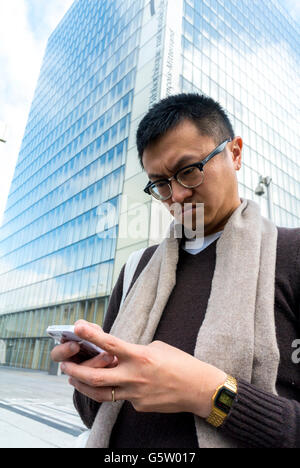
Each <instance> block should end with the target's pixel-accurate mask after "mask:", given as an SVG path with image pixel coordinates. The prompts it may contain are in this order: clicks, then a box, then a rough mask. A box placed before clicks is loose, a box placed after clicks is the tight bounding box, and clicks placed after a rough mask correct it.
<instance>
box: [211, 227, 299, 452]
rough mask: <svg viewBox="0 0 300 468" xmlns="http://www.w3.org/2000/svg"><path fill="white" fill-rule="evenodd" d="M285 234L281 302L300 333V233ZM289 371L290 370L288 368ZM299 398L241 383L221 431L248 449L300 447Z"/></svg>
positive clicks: (286, 231) (295, 231)
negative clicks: (277, 394) (280, 394)
mask: <svg viewBox="0 0 300 468" xmlns="http://www.w3.org/2000/svg"><path fill="white" fill-rule="evenodd" d="M281 232H282V233H284V234H285V236H281V239H282V241H281V242H283V240H284V241H285V245H284V246H283V248H282V249H281V252H280V253H279V255H280V256H279V260H280V263H281V265H283V266H282V268H281V271H282V276H283V278H284V280H285V281H282V284H283V285H284V288H282V290H283V291H284V294H283V293H282V298H280V299H281V300H282V302H283V301H287V300H288V301H289V303H290V304H291V312H292V314H293V317H294V318H295V322H296V323H297V324H298V327H297V330H298V333H300V242H299V240H300V230H299V229H294V230H287V229H281ZM287 234H288V236H287ZM285 239H287V240H288V242H287V241H286V240H285ZM291 266H292V268H291ZM283 303H284V302H283ZM299 336H300V335H299ZM297 356H298V354H297ZM299 356H300V355H299ZM296 365H297V370H296V373H297V376H298V377H297V378H296V382H293V383H294V384H296V386H297V387H298V388H299V387H300V362H299V363H298V364H296ZM286 372H287V373H288V372H289V370H288V369H286ZM295 395H296V393H295ZM297 395H299V392H298V393H297ZM296 398H297V400H295V399H288V398H283V397H280V396H276V395H273V394H271V393H267V392H263V391H261V390H259V389H257V388H256V387H255V386H254V385H252V384H249V383H247V382H245V381H242V380H240V381H238V394H237V396H236V398H235V401H234V404H233V406H232V409H231V411H230V413H229V415H228V417H227V418H226V420H225V422H224V424H223V425H222V426H221V428H220V430H221V431H224V432H226V433H227V435H229V436H231V437H233V438H235V439H236V440H239V441H240V442H241V443H242V444H243V445H244V446H245V447H247V448H248V447H249V448H250V447H257V448H300V397H299V398H298V397H297V396H296Z"/></svg>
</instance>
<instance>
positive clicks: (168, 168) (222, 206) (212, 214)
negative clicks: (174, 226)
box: [143, 120, 242, 234]
mask: <svg viewBox="0 0 300 468" xmlns="http://www.w3.org/2000/svg"><path fill="white" fill-rule="evenodd" d="M220 143H222V142H221V141H219V142H215V141H214V140H213V138H211V137H209V136H203V135H201V134H200V132H199V130H198V129H197V127H196V126H195V125H194V124H193V123H192V122H191V121H189V120H184V121H183V122H182V123H181V124H179V125H178V126H177V127H176V128H174V129H173V130H170V131H168V132H167V133H166V135H164V136H163V137H161V138H160V139H159V140H158V141H157V142H155V143H153V144H151V145H149V146H148V147H147V148H146V149H145V151H144V153H143V164H144V168H145V170H146V172H147V174H148V177H149V180H151V181H152V182H155V180H158V179H160V178H164V177H167V178H169V177H171V176H172V175H174V173H175V172H176V171H178V170H179V169H180V168H182V167H185V166H187V165H189V164H193V163H196V162H200V161H202V160H203V159H204V158H205V157H206V156H208V154H209V153H211V152H212V151H213V150H214V149H215V148H216V146H218V145H219V144H220ZM241 149H242V140H241V138H239V137H236V138H235V139H234V140H233V141H232V142H229V143H228V144H227V145H226V148H225V150H224V151H223V152H222V153H220V154H218V155H216V156H214V157H213V158H212V159H211V160H210V161H209V162H208V163H207V164H206V165H205V166H204V181H203V183H202V184H201V185H199V186H198V187H196V188H192V189H189V188H185V187H182V186H181V185H180V184H179V183H178V182H177V181H176V180H173V181H172V182H171V184H172V191H173V194H172V197H171V198H170V199H169V200H167V201H165V202H164V203H165V204H167V205H168V208H169V209H170V208H171V205H173V204H174V203H178V204H180V205H181V206H182V208H183V218H182V222H183V224H185V225H186V223H187V220H189V222H190V219H191V212H190V213H186V222H185V215H184V204H185V203H192V204H193V206H194V205H196V203H203V204H204V225H205V233H206V234H210V233H213V232H217V230H220V229H223V227H224V226H223V225H222V223H223V221H224V220H225V219H228V217H229V216H230V215H231V214H232V213H233V211H234V210H235V209H236V208H237V206H238V205H239V204H240V199H239V196H238V184H237V178H236V171H237V170H239V169H240V167H241ZM170 211H171V213H172V214H173V215H174V213H173V212H172V210H171V209H170ZM192 218H193V224H192V226H193V229H195V219H196V212H195V210H193V211H192ZM225 224H226V223H225ZM189 227H190V225H189Z"/></svg>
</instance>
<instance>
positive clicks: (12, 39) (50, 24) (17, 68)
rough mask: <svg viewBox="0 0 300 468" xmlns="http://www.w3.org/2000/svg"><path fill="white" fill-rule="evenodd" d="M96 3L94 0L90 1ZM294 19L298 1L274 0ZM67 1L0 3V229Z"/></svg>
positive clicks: (298, 15) (299, 16)
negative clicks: (48, 54) (36, 92)
mask: <svg viewBox="0 0 300 468" xmlns="http://www.w3.org/2000/svg"><path fill="white" fill-rule="evenodd" d="M95 1H100V0H95ZM277 1H278V2H279V3H282V5H284V7H285V8H286V9H287V10H288V11H289V13H290V14H291V15H292V16H293V18H294V19H296V20H297V22H299V19H300V0H277ZM72 3H73V0H0V11H1V23H0V70H1V79H0V138H1V130H2V123H3V122H5V124H6V126H7V130H6V139H7V143H5V144H3V143H1V142H0V225H1V223H2V218H3V213H4V210H5V205H6V201H7V197H8V193H9V188H10V184H11V181H12V178H13V174H14V168H15V166H16V162H17V157H18V153H19V150H20V146H21V142H22V138H23V134H24V130H25V125H26V121H27V117H28V114H29V110H30V104H31V101H32V98H33V94H34V89H35V86H36V83H37V80H38V76H39V71H40V68H41V64H42V59H43V55H44V52H45V49H46V44H47V39H48V37H49V36H50V34H51V32H52V31H53V30H54V29H55V27H56V26H57V24H58V23H59V21H60V20H61V18H62V17H63V16H64V14H65V13H66V11H67V10H68V8H69V7H70V6H71V4H72Z"/></svg>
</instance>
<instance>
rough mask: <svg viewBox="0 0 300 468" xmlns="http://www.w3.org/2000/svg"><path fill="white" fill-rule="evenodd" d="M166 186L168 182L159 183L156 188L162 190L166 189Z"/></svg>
mask: <svg viewBox="0 0 300 468" xmlns="http://www.w3.org/2000/svg"><path fill="white" fill-rule="evenodd" d="M166 184H167V182H157V183H156V184H155V186H156V187H157V188H161V187H164V186H165V185H166Z"/></svg>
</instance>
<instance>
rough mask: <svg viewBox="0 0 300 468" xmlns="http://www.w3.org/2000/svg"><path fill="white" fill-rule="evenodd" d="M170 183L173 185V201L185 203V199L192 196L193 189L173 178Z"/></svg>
mask: <svg viewBox="0 0 300 468" xmlns="http://www.w3.org/2000/svg"><path fill="white" fill-rule="evenodd" d="M170 183H171V186H172V202H173V203H183V202H184V200H186V199H187V198H190V197H191V196H192V194H193V189H190V188H186V187H183V186H182V185H180V183H179V182H177V180H175V179H173V180H172V181H171V182H170Z"/></svg>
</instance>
